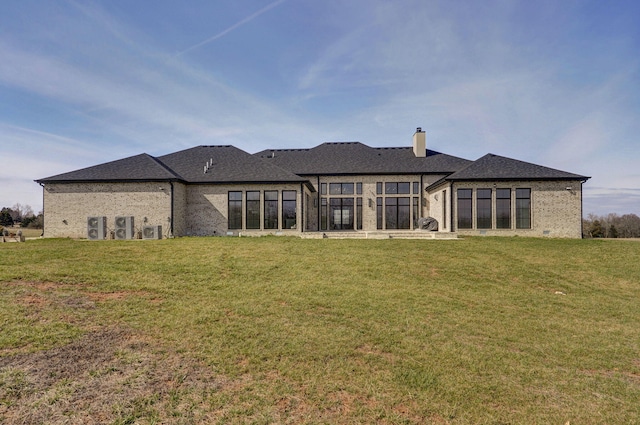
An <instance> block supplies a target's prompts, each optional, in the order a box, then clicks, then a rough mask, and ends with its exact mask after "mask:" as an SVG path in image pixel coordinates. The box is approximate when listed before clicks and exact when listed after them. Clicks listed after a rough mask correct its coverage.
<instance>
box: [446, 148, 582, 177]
mask: <svg viewBox="0 0 640 425" xmlns="http://www.w3.org/2000/svg"><path fill="white" fill-rule="evenodd" d="M445 179H446V180H452V181H460V180H587V179H589V177H586V176H581V175H579V174H573V173H568V172H566V171H560V170H556V169H553V168H548V167H543V166H542V165H536V164H532V163H529V162H524V161H519V160H517V159H511V158H506V157H504V156H499V155H494V154H487V155H485V156H483V157H482V158H480V159H478V160H476V161H474V162H472V163H471V164H469V165H468V166H467V167H465V168H463V169H461V170H459V171H456V172H455V173H453V174H451V175H450V176H448V177H446V178H445Z"/></svg>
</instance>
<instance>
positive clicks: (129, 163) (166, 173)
mask: <svg viewBox="0 0 640 425" xmlns="http://www.w3.org/2000/svg"><path fill="white" fill-rule="evenodd" d="M158 180H163V181H164V180H177V176H176V175H175V174H174V173H172V172H171V170H169V169H167V168H166V167H165V166H164V165H162V164H161V163H159V162H158V160H156V159H155V158H154V157H152V156H151V155H147V154H146V153H143V154H140V155H135V156H130V157H128V158H124V159H119V160H117V161H111V162H106V163H104V164H100V165H94V166H93V167H88V168H83V169H81V170H76V171H71V172H69V173H64V174H58V175H57V176H52V177H47V178H44V179H40V180H36V181H37V182H38V183H69V182H89V181H91V182H117V181H158Z"/></svg>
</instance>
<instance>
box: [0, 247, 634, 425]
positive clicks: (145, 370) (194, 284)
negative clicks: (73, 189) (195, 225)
mask: <svg viewBox="0 0 640 425" xmlns="http://www.w3.org/2000/svg"><path fill="white" fill-rule="evenodd" d="M639 301H640V243H638V242H627V241H614V240H611V241H603V240H553V239H527V238H466V239H464V240H457V241H436V240H434V241H428V240H396V239H393V240H334V239H323V240H302V239H296V238H286V237H263V238H181V239H173V240H162V241H104V242H89V241H75V240H36V241H28V242H26V243H22V244H0V423H7V424H12V423H21V424H22V423H47V421H48V423H60V424H62V423H110V424H128V423H131V424H133V423H140V424H152V423H171V424H183V423H184V424H187V423H220V424H226V423H254V424H271V423H289V424H299V423H309V424H361V423H379V424H422V423H433V424H478V423H483V424H508V423H510V424H520V423H526V424H534V423H539V424H566V423H570V424H614V423H615V424H631V423H640V402H639V401H638V400H640V303H639Z"/></svg>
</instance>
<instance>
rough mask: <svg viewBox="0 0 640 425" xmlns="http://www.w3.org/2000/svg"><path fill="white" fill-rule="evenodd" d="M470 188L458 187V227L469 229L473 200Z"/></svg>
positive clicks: (471, 222)
mask: <svg viewBox="0 0 640 425" xmlns="http://www.w3.org/2000/svg"><path fill="white" fill-rule="evenodd" d="M471 195H472V190H471V189H458V229H471V228H472V225H473V221H472V215H473V200H472V197H471Z"/></svg>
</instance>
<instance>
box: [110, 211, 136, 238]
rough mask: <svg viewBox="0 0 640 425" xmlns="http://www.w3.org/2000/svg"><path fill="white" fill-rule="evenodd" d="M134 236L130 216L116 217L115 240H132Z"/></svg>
mask: <svg viewBox="0 0 640 425" xmlns="http://www.w3.org/2000/svg"><path fill="white" fill-rule="evenodd" d="M134 234H135V233H134V232H133V217H132V216H120V217H116V229H115V232H114V238H115V239H133V236H134Z"/></svg>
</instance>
